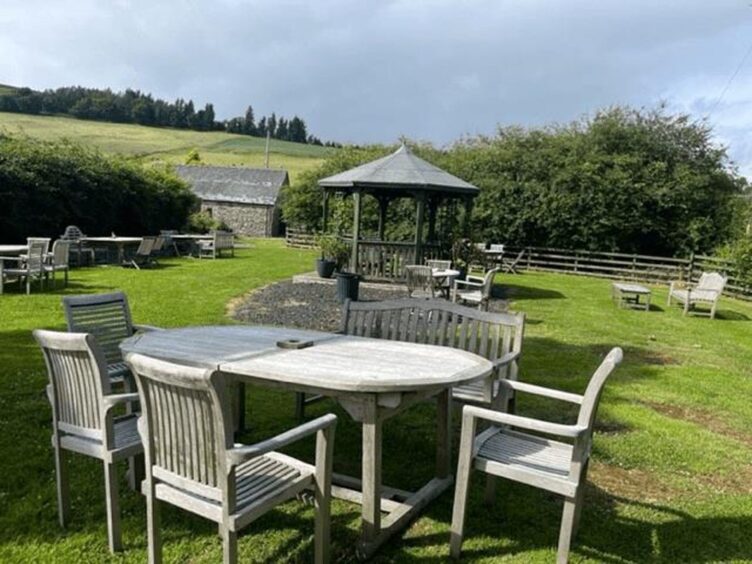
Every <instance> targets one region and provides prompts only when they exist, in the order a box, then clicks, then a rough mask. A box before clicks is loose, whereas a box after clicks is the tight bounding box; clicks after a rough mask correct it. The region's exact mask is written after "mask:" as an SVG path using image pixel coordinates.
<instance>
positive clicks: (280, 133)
mask: <svg viewBox="0 0 752 564" xmlns="http://www.w3.org/2000/svg"><path fill="white" fill-rule="evenodd" d="M275 133H276V135H275V137H276V138H277V139H283V140H287V137H288V133H287V120H286V119H285V118H283V117H280V118H279V121H278V122H277V131H276V132H275Z"/></svg>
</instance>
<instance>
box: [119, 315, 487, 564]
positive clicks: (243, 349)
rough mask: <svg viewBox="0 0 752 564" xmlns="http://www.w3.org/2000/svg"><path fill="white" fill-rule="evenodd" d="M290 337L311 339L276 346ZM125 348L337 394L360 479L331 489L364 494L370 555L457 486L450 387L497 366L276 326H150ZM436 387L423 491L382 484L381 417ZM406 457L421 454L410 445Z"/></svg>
mask: <svg viewBox="0 0 752 564" xmlns="http://www.w3.org/2000/svg"><path fill="white" fill-rule="evenodd" d="M290 339H298V340H302V341H311V342H313V345H312V346H310V347H308V348H302V349H297V350H295V349H283V348H280V347H278V346H277V342H278V341H286V340H290ZM121 348H122V349H123V352H125V353H129V352H137V353H141V354H144V355H147V356H152V357H156V358H161V359H164V360H169V361H172V362H177V363H184V364H189V365H193V366H201V367H206V368H215V369H219V370H220V371H222V372H224V373H225V374H227V375H228V376H229V377H232V378H235V379H237V380H238V381H242V382H250V383H254V384H259V385H263V386H269V387H275V388H281V389H285V390H290V391H295V392H305V393H314V394H323V395H326V396H330V397H333V398H335V399H336V400H337V401H338V402H339V403H340V404H341V405H342V406H343V408H344V409H345V410H346V411H347V413H348V414H349V415H350V416H351V417H352V418H353V419H354V420H355V421H358V422H360V423H362V425H363V436H362V442H363V458H362V480H358V479H356V478H352V477H348V476H340V475H335V479H334V482H335V486H334V487H333V495H335V496H336V497H340V498H343V499H347V500H350V501H354V502H357V503H360V504H362V531H361V542H360V544H359V547H358V554H359V556H361V557H364V558H367V557H369V556H370V555H372V554H373V553H374V552H375V551H376V550H377V549H378V547H379V546H381V544H383V543H384V542H385V541H386V540H387V539H388V538H389V537H390V536H392V535H393V534H394V533H395V532H397V531H399V530H401V529H402V528H404V527H405V526H407V524H408V523H409V522H410V521H411V520H412V519H414V518H415V517H416V516H417V514H418V513H419V512H420V511H421V510H422V509H423V507H425V506H426V505H427V504H428V503H429V502H430V501H431V500H433V499H434V498H436V497H437V496H438V495H440V494H441V493H442V492H443V491H445V490H446V489H447V488H449V487H450V486H451V484H452V482H453V476H452V472H451V417H450V415H451V388H452V387H454V386H457V385H460V384H467V383H470V382H473V381H475V380H478V379H481V378H485V377H486V376H488V375H489V374H490V373H491V371H492V369H493V365H492V364H491V363H490V362H489V361H488V360H486V359H484V358H482V357H479V356H476V355H473V354H471V353H467V352H465V351H461V350H457V349H452V348H448V347H438V346H433V345H418V344H413V343H403V342H398V341H388V340H381V339H368V338H364V337H352V336H345V335H338V334H333V333H322V332H318V331H305V330H299V329H287V328H274V327H253V326H220V327H192V328H184V329H174V330H166V331H153V332H149V333H144V334H140V335H137V336H135V337H132V338H131V339H128V340H126V341H124V342H123V344H122V345H121ZM431 397H437V404H438V405H437V407H438V410H437V428H436V473H435V477H434V478H433V479H432V480H430V481H429V482H428V483H427V484H425V485H424V486H423V487H422V488H420V489H419V490H418V491H417V492H407V491H404V490H398V489H395V488H389V487H383V486H382V483H381V468H382V460H381V446H382V425H383V423H384V421H385V420H387V419H389V418H390V417H393V416H395V415H397V414H398V413H400V412H402V411H403V410H405V409H407V408H409V407H410V406H412V405H414V404H416V403H418V402H421V401H423V400H426V399H428V398H431ZM404 463H405V464H416V463H419V461H418V460H414V459H411V458H410V456H409V453H407V457H406V458H405V460H404ZM382 512H384V513H386V515H384V516H382Z"/></svg>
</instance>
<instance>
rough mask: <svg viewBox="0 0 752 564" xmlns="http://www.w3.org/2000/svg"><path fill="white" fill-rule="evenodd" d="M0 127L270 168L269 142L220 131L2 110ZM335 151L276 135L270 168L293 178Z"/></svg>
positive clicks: (178, 158) (116, 148)
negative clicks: (266, 161)
mask: <svg viewBox="0 0 752 564" xmlns="http://www.w3.org/2000/svg"><path fill="white" fill-rule="evenodd" d="M0 131H7V132H9V133H24V134H26V135H28V136H29V137H34V138H39V139H45V140H50V141H53V140H60V139H70V140H71V141H74V142H77V143H80V144H82V145H89V146H95V147H98V148H99V149H100V150H102V151H104V152H106V153H121V154H125V155H131V156H133V157H136V158H139V159H141V160H143V161H144V162H157V163H158V162H168V163H172V164H182V163H184V162H185V160H186V157H187V156H188V153H189V152H190V151H191V150H192V149H197V150H198V152H199V155H200V156H201V160H202V162H204V163H206V164H212V165H228V166H229V165H243V166H253V167H261V166H264V147H265V144H266V140H265V139H263V138H260V137H249V136H247V135H236V134H231V133H224V132H220V131H208V132H202V131H191V130H187V129H169V128H160V127H146V126H143V125H133V124H125V123H108V122H101V121H87V120H79V119H74V118H69V117H62V116H36V115H27V114H16V113H7V112H0ZM331 151H332V149H330V148H328V147H320V146H316V145H304V144H301V143H290V142H288V141H279V140H276V139H272V140H271V141H270V144H269V166H270V167H271V168H284V169H287V171H288V172H289V173H290V176H291V179H290V180H291V181H294V180H295V178H296V177H297V175H298V174H300V173H301V172H303V171H305V170H308V169H311V168H313V167H315V166H317V165H318V164H320V163H321V162H322V160H323V159H324V158H325V157H326V156H327V155H328V154H329V153H330V152H331Z"/></svg>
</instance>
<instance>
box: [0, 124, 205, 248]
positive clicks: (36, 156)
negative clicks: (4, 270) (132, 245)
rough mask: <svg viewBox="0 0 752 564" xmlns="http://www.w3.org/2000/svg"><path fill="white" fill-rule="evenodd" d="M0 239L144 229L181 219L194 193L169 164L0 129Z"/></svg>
mask: <svg viewBox="0 0 752 564" xmlns="http://www.w3.org/2000/svg"><path fill="white" fill-rule="evenodd" d="M0 203H1V204H2V205H0V240H3V241H22V240H24V239H25V238H26V237H28V236H30V235H36V236H47V237H57V236H59V235H60V234H61V233H62V232H63V230H64V229H65V227H66V226H67V225H70V224H74V225H78V226H79V227H80V228H81V229H82V230H83V231H84V233H87V234H91V235H96V234H103V233H105V234H107V233H111V232H115V233H118V234H119V235H145V234H148V233H157V232H158V231H159V230H160V229H179V228H182V227H183V226H184V225H185V222H186V219H187V217H188V214H189V213H190V211H191V209H192V208H193V207H195V206H196V205H197V199H196V197H195V196H194V195H193V193H192V192H191V191H190V190H189V188H188V187H187V185H186V184H185V183H184V182H182V181H181V180H180V179H178V178H177V176H175V175H174V174H173V173H172V172H171V171H169V170H167V169H160V168H146V167H144V166H142V165H140V164H138V163H135V162H133V161H129V160H127V159H125V158H122V157H116V156H105V155H103V154H102V153H100V152H98V151H96V150H93V149H88V148H84V147H82V146H79V145H75V144H72V143H69V142H47V141H38V140H34V139H30V138H28V137H25V136H16V135H7V134H3V133H0Z"/></svg>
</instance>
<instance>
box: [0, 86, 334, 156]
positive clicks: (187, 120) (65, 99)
mask: <svg viewBox="0 0 752 564" xmlns="http://www.w3.org/2000/svg"><path fill="white" fill-rule="evenodd" d="M0 112H16V113H23V114H56V115H69V116H72V117H75V118H78V119H88V120H94V121H108V122H115V123H136V124H139V125H148V126H160V127H174V128H178V129H192V130H195V131H227V132H228V133H237V134H240V135H251V136H256V137H266V135H267V134H268V135H270V136H271V137H272V138H273V139H280V140H282V141H293V142H295V143H309V144H313V145H324V144H325V143H323V142H322V141H321V140H320V139H319V138H318V137H316V136H315V135H312V134H310V133H308V127H307V125H306V123H305V121H304V120H303V119H302V118H300V117H298V116H297V115H296V116H293V117H292V118H289V119H288V118H285V117H283V116H279V117H278V116H277V115H276V114H275V113H272V114H271V115H270V116H263V117H261V118H260V119H259V120H258V121H256V119H255V116H254V112H253V108H252V107H251V106H248V109H247V110H246V112H245V115H243V116H239V117H234V118H231V119H228V120H224V121H218V120H217V119H216V115H215V113H214V105H213V104H211V103H207V104H205V105H204V107H203V108H199V109H196V106H195V105H194V103H193V100H184V99H183V98H178V99H177V100H175V101H174V102H168V101H166V100H162V99H160V98H154V97H153V96H152V95H151V94H148V93H144V92H141V91H139V90H132V89H130V88H129V89H127V90H125V91H124V92H113V91H112V90H110V89H109V88H107V89H98V88H84V87H82V86H65V87H62V88H57V89H54V90H53V89H47V90H44V91H37V90H32V89H31V88H16V89H13V90H10V91H8V92H4V93H2V94H0ZM326 145H327V146H336V145H337V144H336V143H332V142H327V143H326Z"/></svg>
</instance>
